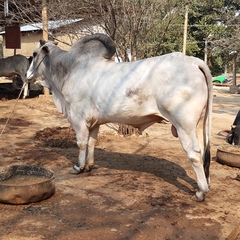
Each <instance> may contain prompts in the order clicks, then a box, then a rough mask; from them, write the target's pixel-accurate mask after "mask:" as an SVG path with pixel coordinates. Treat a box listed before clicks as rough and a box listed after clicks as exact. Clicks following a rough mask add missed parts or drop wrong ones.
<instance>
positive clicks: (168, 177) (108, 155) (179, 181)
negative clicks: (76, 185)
mask: <svg viewBox="0 0 240 240" xmlns="http://www.w3.org/2000/svg"><path fill="white" fill-rule="evenodd" d="M69 131H70V132H71V133H69ZM66 136H68V137H66ZM35 143H36V146H37V147H40V148H46V147H47V148H48V149H49V147H50V148H51V149H52V151H54V152H56V153H57V154H58V155H60V156H63V157H65V158H67V159H68V160H70V161H71V162H72V164H75V163H76V159H77V156H78V147H77V145H76V140H75V134H74V132H73V131H72V130H69V129H68V128H60V127H58V128H46V129H44V130H43V131H39V132H37V133H36V138H35ZM116 144H117V143H116ZM95 164H96V165H97V168H96V169H93V170H92V171H93V172H94V171H98V169H101V168H106V169H109V171H110V169H113V170H120V171H134V172H139V173H148V174H151V175H155V176H157V177H158V178H160V179H162V180H163V181H165V182H168V183H170V184H172V185H174V186H176V187H177V188H178V189H180V190H183V191H185V192H187V193H190V194H193V193H194V192H193V189H196V188H197V184H196V182H195V180H194V179H192V178H190V177H189V176H188V175H187V173H186V171H185V169H183V168H182V167H181V166H180V165H178V164H176V163H174V162H171V161H169V160H167V159H164V158H157V157H153V156H149V155H141V154H129V153H120V152H109V151H106V150H104V149H102V148H99V146H97V147H95ZM69 170H70V169H69ZM106 174H108V173H106ZM190 188H191V189H190Z"/></svg>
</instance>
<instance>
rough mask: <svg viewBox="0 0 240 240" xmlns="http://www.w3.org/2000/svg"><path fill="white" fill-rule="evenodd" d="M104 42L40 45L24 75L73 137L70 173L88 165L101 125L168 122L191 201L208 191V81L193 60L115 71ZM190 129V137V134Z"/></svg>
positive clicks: (119, 66)
mask: <svg viewBox="0 0 240 240" xmlns="http://www.w3.org/2000/svg"><path fill="white" fill-rule="evenodd" d="M114 53H115V45H114V43H113V41H112V40H111V38H109V37H108V36H106V35H103V34H94V35H90V36H86V37H84V38H81V39H79V40H78V41H77V42H76V43H75V44H74V45H73V46H72V48H71V49H70V50H69V51H63V50H61V49H60V48H59V47H57V46H56V44H54V42H51V41H40V45H39V46H38V47H37V48H36V49H35V50H34V52H33V61H32V64H31V66H30V68H29V70H28V72H27V78H28V79H29V81H33V80H40V81H42V84H43V85H44V86H47V87H48V88H49V89H50V90H51V92H52V96H53V100H54V103H55V104H56V107H57V109H58V110H59V111H60V112H62V113H63V114H64V115H65V116H66V118H67V119H68V121H69V122H70V123H71V125H72V127H73V129H74V130H75V132H76V137H77V144H78V146H79V149H80V150H79V156H78V163H77V164H76V165H75V166H74V167H73V169H72V171H71V173H80V172H82V171H84V170H89V169H91V167H92V166H93V165H94V145H95V141H96V139H97V135H98V131H99V126H100V125H101V124H105V123H108V122H117V123H122V124H128V125H132V126H134V127H137V128H139V130H140V131H142V130H144V129H146V128H147V127H149V126H150V125H152V124H154V123H157V122H162V121H164V120H166V119H167V120H169V121H170V122H171V123H172V133H173V135H174V136H176V137H177V136H178V137H179V140H180V142H181V144H182V147H183V149H184V150H185V152H186V154H187V156H188V158H189V160H190V162H191V164H192V167H193V169H194V171H195V173H196V178H197V184H198V190H197V192H196V196H197V199H198V200H199V201H202V200H204V196H205V193H206V192H207V191H208V189H209V165H210V131H211V111H212V77H211V73H210V71H209V68H208V67H207V65H206V64H205V63H204V62H203V61H202V60H200V59H198V58H195V57H189V56H185V55H183V54H181V53H171V54H167V55H163V56H159V57H153V58H148V59H143V60H140V61H135V62H127V63H126V62H124V63H115V62H114V61H112V60H111V57H112V56H113V55H114ZM197 127H198V131H197Z"/></svg>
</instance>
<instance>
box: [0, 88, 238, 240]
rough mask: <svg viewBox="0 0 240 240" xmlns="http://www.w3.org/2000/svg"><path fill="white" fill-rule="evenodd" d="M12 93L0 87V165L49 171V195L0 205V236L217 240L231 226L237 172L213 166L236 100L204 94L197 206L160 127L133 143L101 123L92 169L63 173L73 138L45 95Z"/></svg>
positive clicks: (181, 160)
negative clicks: (204, 148)
mask: <svg viewBox="0 0 240 240" xmlns="http://www.w3.org/2000/svg"><path fill="white" fill-rule="evenodd" d="M17 94H18V92H14V91H10V92H9V91H8V92H7V91H6V89H3V88H1V87H0V112H1V115H0V130H2V128H3V126H4V124H5V123H6V121H7V119H8V117H9V116H11V118H10V121H9V123H8V125H7V126H6V128H5V131H4V133H3V134H2V135H1V136H0V166H8V165H12V164H31V165H39V166H44V167H47V168H50V169H52V170H53V171H54V172H55V183H56V193H55V195H54V196H52V197H51V198H49V199H47V200H44V201H41V202H37V203H33V204H28V205H10V204H0V239H1V240H10V239H11V240H12V239H17V240H22V239H24V240H25V239H32V240H35V239H36V240H38V239H51V240H63V239H64V240H72V239H84V240H94V239H98V240H115V239H116V240H120V239H122V240H145V239H151V240H154V239H156V240H162V239H164V240H175V239H184V240H185V239H186V240H188V239H193V240H200V239H204V240H221V239H226V237H227V236H228V235H229V234H230V233H231V232H232V231H233V229H234V228H236V227H237V226H238V225H239V224H240V194H239V193H240V191H239V190H240V182H239V181H238V180H236V177H237V175H238V174H240V169H239V168H234V167H230V166H226V165H221V164H220V163H218V162H217V161H216V150H217V148H218V147H219V146H221V145H224V144H227V143H226V142H225V139H224V137H222V136H220V135H218V133H219V132H220V131H221V130H224V129H228V130H229V129H230V126H231V124H232V123H233V121H234V119H235V116H236V114H237V112H238V110H240V107H239V103H240V95H239V94H229V93H228V92H225V91H223V90H216V89H215V90H214V105H213V129H212V145H211V153H212V162H211V189H210V191H209V193H208V194H207V195H206V200H205V201H204V202H196V201H195V199H194V198H193V195H194V192H195V189H196V182H195V175H194V172H193V170H192V168H191V166H190V164H189V162H188V160H187V158H186V155H185V153H184V151H183V150H182V147H181V145H180V143H179V140H178V139H176V138H174V137H173V136H172V135H171V131H170V127H171V126H170V125H169V124H155V125H153V126H151V127H150V128H148V129H147V130H146V131H145V132H144V134H143V135H142V136H140V137H136V136H132V137H121V136H119V135H117V133H116V131H115V130H114V129H115V128H116V125H114V124H109V125H104V126H102V127H101V129H100V134H99V139H98V142H97V145H96V151H95V163H96V165H97V168H96V169H93V170H92V171H91V172H89V173H83V174H80V175H71V174H69V171H70V170H71V168H72V166H73V162H74V161H76V159H77V155H78V148H77V147H76V143H75V136H74V134H73V132H72V130H71V128H70V127H69V126H70V125H69V123H68V122H67V120H66V119H65V118H64V117H63V116H62V115H61V114H59V113H58V112H57V110H56V108H55V106H54V104H53V102H52V99H51V96H48V97H45V96H43V95H40V97H36V96H37V94H36V93H33V92H32V93H31V96H30V98H28V99H20V100H19V101H17V100H16V96H17ZM12 112H13V114H11V113H12ZM189 114H191V113H189ZM236 239H240V236H239V237H238V238H236Z"/></svg>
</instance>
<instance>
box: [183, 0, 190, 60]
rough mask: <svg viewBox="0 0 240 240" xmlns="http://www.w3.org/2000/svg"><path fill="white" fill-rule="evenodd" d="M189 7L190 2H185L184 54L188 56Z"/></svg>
mask: <svg viewBox="0 0 240 240" xmlns="http://www.w3.org/2000/svg"><path fill="white" fill-rule="evenodd" d="M188 5H189V1H188V0H186V1H185V20H184V30H183V54H185V55H186V49H187V28H188Z"/></svg>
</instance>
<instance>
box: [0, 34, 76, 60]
mask: <svg viewBox="0 0 240 240" xmlns="http://www.w3.org/2000/svg"><path fill="white" fill-rule="evenodd" d="M40 39H42V32H41V31H38V32H22V33H21V49H16V54H22V55H24V56H26V57H29V56H32V53H33V50H34V49H35V48H36V46H37V44H38V43H39V40H40ZM57 39H59V42H58V46H59V47H60V48H61V49H63V50H69V49H70V47H71V46H70V45H72V43H73V42H75V41H76V39H77V37H76V36H74V35H72V36H69V35H58V36H57ZM64 42H66V43H68V44H69V45H67V44H64ZM13 55H14V49H6V47H5V36H4V35H3V57H4V58H6V57H9V56H13Z"/></svg>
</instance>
